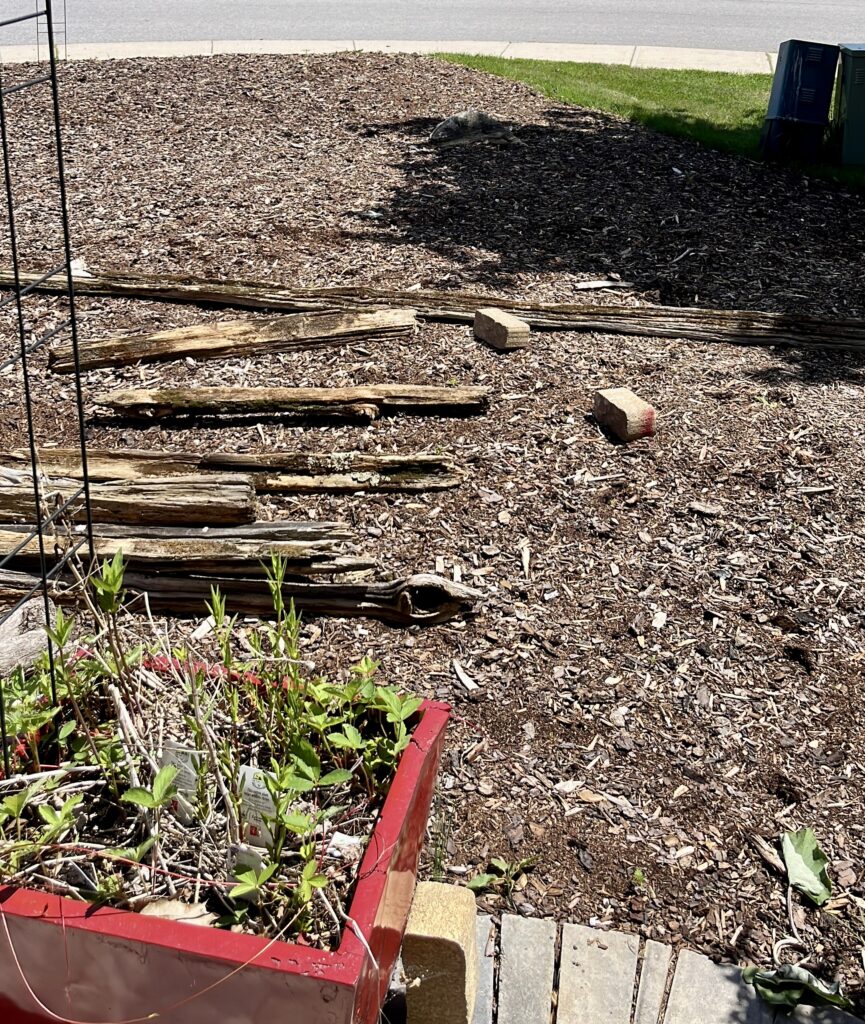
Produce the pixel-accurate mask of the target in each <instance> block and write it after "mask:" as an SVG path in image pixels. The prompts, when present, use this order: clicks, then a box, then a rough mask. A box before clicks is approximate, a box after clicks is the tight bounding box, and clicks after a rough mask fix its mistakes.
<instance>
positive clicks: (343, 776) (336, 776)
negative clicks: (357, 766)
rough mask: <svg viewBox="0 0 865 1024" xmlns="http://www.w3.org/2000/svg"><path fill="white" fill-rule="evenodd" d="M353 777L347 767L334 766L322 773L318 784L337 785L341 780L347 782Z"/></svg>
mask: <svg viewBox="0 0 865 1024" xmlns="http://www.w3.org/2000/svg"><path fill="white" fill-rule="evenodd" d="M352 778H353V775H352V773H351V772H350V771H349V770H348V769H347V768H334V770H333V771H332V772H328V773H327V775H323V776H322V777H321V778H320V779H319V780H318V784H319V786H338V785H339V784H340V783H342V782H349V781H350V780H351V779H352Z"/></svg>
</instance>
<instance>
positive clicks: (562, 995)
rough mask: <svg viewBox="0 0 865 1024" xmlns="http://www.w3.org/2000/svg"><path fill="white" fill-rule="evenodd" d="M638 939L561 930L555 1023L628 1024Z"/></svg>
mask: <svg viewBox="0 0 865 1024" xmlns="http://www.w3.org/2000/svg"><path fill="white" fill-rule="evenodd" d="M639 951H640V938H639V936H638V935H625V934H624V933H622V932H602V931H599V930H597V929H595V928H586V927H584V926H583V925H578V924H566V925H564V926H563V927H562V958H561V962H560V965H559V1012H558V1017H557V1021H558V1024H588V1022H589V1021H591V1022H592V1024H630V1021H631V1005H632V1004H633V1001H634V981H635V980H636V972H637V955H638V954H639Z"/></svg>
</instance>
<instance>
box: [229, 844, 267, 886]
mask: <svg viewBox="0 0 865 1024" xmlns="http://www.w3.org/2000/svg"><path fill="white" fill-rule="evenodd" d="M250 869H252V870H253V871H255V872H256V873H257V874H260V873H261V871H263V870H264V857H263V856H262V855H261V854H260V853H259V852H258V850H257V849H256V848H255V847H254V846H249V845H248V844H246V843H235V844H234V845H233V846H229V848H228V874H229V877H230V878H231V879H232V881H235V882H236V881H237V880H238V879H237V874H238V872H239V871H249V870H250Z"/></svg>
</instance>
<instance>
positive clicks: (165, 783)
mask: <svg viewBox="0 0 865 1024" xmlns="http://www.w3.org/2000/svg"><path fill="white" fill-rule="evenodd" d="M176 777H177V767H176V766H175V765H173V764H166V765H164V766H163V767H162V768H160V769H159V771H158V772H157V773H156V778H155V779H154V780H153V800H154V802H155V804H156V806H157V807H162V806H163V805H164V804H167V803H168V801H169V800H170V799H171V798H172V797H173V796H175V795H176V793H177V787H176V786H175V785H174V780H175V778H176Z"/></svg>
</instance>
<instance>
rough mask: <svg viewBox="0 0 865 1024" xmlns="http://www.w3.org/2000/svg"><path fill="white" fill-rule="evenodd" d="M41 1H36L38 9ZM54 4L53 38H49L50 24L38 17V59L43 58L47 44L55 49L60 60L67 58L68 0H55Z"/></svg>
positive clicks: (49, 47) (50, 48)
mask: <svg viewBox="0 0 865 1024" xmlns="http://www.w3.org/2000/svg"><path fill="white" fill-rule="evenodd" d="M39 2H40V0H37V2H36V8H37V10H38V8H39ZM53 6H54V11H53V14H54V18H53V26H52V27H53V30H54V36H53V39H51V40H49V37H48V26H47V25H46V24H43V23H42V21H40V20H39V19H38V18H37V19H36V59H37V60H38V61H41V60H42V50H43V48H44V47H46V46H47V47H48V49H49V50H53V51H54V55H55V57H57V58H58V60H59V59H62V60H66V0H53Z"/></svg>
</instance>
